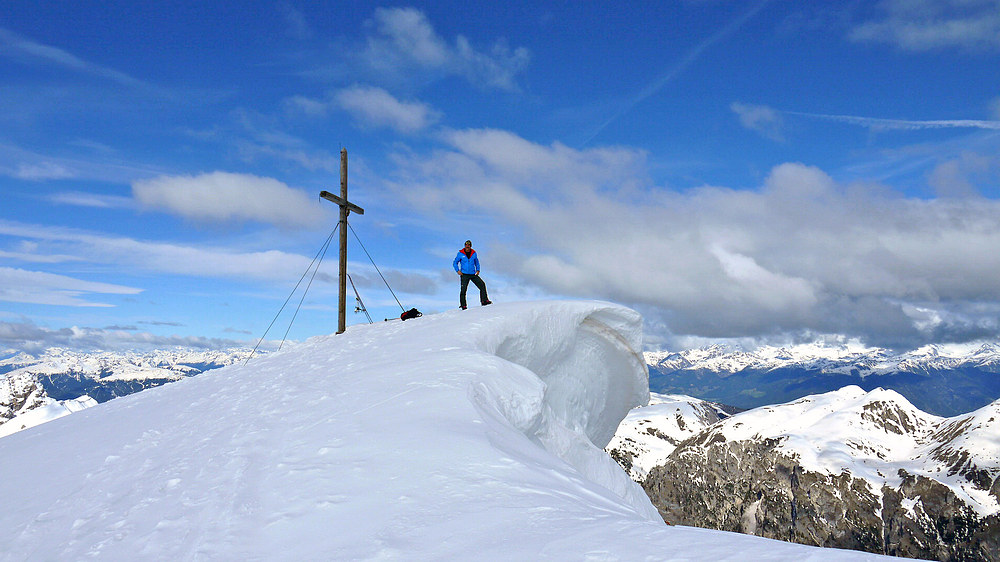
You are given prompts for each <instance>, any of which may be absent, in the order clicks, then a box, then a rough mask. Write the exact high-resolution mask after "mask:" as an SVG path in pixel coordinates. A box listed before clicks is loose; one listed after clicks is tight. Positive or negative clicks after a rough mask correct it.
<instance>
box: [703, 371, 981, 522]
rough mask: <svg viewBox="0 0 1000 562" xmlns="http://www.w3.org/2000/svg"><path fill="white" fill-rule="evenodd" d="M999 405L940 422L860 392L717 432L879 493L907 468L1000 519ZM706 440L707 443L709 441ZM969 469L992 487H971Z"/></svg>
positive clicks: (813, 400)
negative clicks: (996, 484)
mask: <svg viewBox="0 0 1000 562" xmlns="http://www.w3.org/2000/svg"><path fill="white" fill-rule="evenodd" d="M998 428H1000V401H997V402H995V403H993V404H991V405H989V406H986V407H984V408H982V409H980V410H977V411H976V412H972V413H970V414H967V415H964V416H956V417H954V418H941V417H938V416H933V415H931V414H928V413H926V412H922V411H920V410H919V409H917V408H916V407H914V406H913V405H912V404H910V402H909V401H907V400H906V398H904V397H903V396H901V395H899V393H897V392H894V391H892V390H885V389H881V388H879V389H876V390H873V391H871V392H865V391H864V390H862V389H861V388H859V387H857V386H848V387H844V388H842V389H840V390H838V391H835V392H829V393H826V394H820V395H814V396H807V397H805V398H802V399H800V400H796V401H795V402H792V403H788V404H780V405H776V406H764V407H761V408H756V409H754V410H750V411H747V412H743V413H741V414H738V415H736V416H733V417H732V418H729V419H727V420H724V421H722V422H720V423H718V424H717V425H715V426H713V427H712V428H711V430H710V431H711V432H712V433H714V434H718V435H721V436H723V437H724V439H725V440H726V441H749V440H754V441H763V440H768V439H773V440H777V441H779V445H778V449H779V450H783V451H785V452H787V453H788V454H789V455H791V456H794V457H795V458H797V459H798V461H799V462H800V463H801V466H802V468H804V469H805V470H809V471H814V472H819V473H823V474H829V475H837V474H840V473H842V472H845V471H846V472H849V473H850V474H852V475H853V476H855V477H858V478H862V479H864V480H866V481H867V482H869V483H870V486H871V489H872V490H874V491H878V490H880V489H881V488H882V486H884V485H888V486H890V487H894V488H895V487H899V486H900V484H901V482H902V477H901V476H900V469H903V470H905V471H906V472H907V473H909V474H915V475H919V476H924V477H926V478H929V479H932V480H936V481H938V482H940V483H942V484H944V485H945V486H948V487H949V488H951V489H952V491H953V492H954V493H955V494H956V495H957V496H958V497H959V498H961V499H962V500H963V501H964V502H965V503H966V504H968V505H969V506H970V507H972V508H973V509H974V510H975V511H976V512H977V513H978V514H979V515H981V516H986V515H992V514H995V513H998V512H1000V504H998V500H997V497H995V496H994V495H991V494H990V491H989V488H990V486H991V485H992V482H993V481H994V479H996V477H997V476H998V475H1000V432H998V431H997V430H998ZM710 440H711V439H710V438H706V439H705V441H710ZM965 467H969V468H971V469H973V470H975V471H982V472H983V478H988V480H986V481H985V482H986V483H985V486H984V482H978V481H975V480H970V478H968V477H967V472H968V470H966V471H964V472H963V468H965Z"/></svg>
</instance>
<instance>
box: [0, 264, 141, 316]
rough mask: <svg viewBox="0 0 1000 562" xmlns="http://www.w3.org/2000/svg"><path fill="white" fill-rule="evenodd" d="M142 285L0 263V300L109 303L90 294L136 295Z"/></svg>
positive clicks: (66, 303) (76, 304) (85, 304)
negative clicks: (132, 285)
mask: <svg viewBox="0 0 1000 562" xmlns="http://www.w3.org/2000/svg"><path fill="white" fill-rule="evenodd" d="M141 292H142V289H136V288H134V287H125V286H123V285H114V284H110V283H97V282H93V281H84V280H81V279H75V278H73V277H67V276H65V275H56V274H53V273H45V272H41V271H27V270H24V269H16V268H10V267H0V301H7V302H20V303H33V304H48V305H58V306H82V307H108V306H112V305H110V304H104V303H97V302H91V301H89V300H85V299H84V298H83V297H85V296H86V295H90V294H113V295H135V294H138V293H141Z"/></svg>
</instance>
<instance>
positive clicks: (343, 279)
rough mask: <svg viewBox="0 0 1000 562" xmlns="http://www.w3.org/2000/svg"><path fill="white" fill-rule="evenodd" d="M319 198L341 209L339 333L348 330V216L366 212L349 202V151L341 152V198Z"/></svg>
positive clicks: (329, 195) (324, 195)
mask: <svg viewBox="0 0 1000 562" xmlns="http://www.w3.org/2000/svg"><path fill="white" fill-rule="evenodd" d="M319 196H320V197H322V198H323V199H326V200H327V201H331V202H333V203H335V204H336V205H337V206H339V207H340V223H339V228H340V275H339V277H340V278H339V279H338V281H339V287H338V289H339V292H338V294H337V333H338V334H343V333H344V331H345V330H347V228H348V226H347V215H349V214H351V212H352V211H353V212H355V213H357V214H359V215H363V214H365V210H364V209H362V208H361V207H358V206H357V205H355V204H354V203H351V202H350V201H348V200H347V149H346V148H342V149H341V150H340V197H337V196H336V195H334V194H332V193H330V192H329V191H320V192H319Z"/></svg>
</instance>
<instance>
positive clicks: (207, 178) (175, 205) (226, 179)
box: [132, 172, 326, 228]
mask: <svg viewBox="0 0 1000 562" xmlns="http://www.w3.org/2000/svg"><path fill="white" fill-rule="evenodd" d="M132 195H133V197H135V200H136V201H138V202H139V203H140V204H141V205H143V206H145V207H147V208H153V209H159V210H163V211H165V212H169V213H173V214H176V215H179V216H182V217H184V218H188V219H192V220H197V221H206V222H211V221H233V220H253V221H259V222H264V223H270V224H274V225H277V226H281V227H285V228H311V227H315V226H316V225H318V224H321V223H322V221H323V220H325V218H326V217H325V213H324V212H323V209H322V207H320V206H319V205H318V203H317V202H316V201H315V200H313V199H312V198H311V197H309V196H308V195H306V194H305V193H304V192H302V191H299V190H297V189H292V188H290V187H288V186H287V185H285V184H284V183H282V182H280V181H278V180H276V179H272V178H263V177H259V176H253V175H249V174H233V173H228V172H212V173H209V174H201V175H198V176H159V177H156V178H152V179H146V180H138V181H135V182H133V183H132Z"/></svg>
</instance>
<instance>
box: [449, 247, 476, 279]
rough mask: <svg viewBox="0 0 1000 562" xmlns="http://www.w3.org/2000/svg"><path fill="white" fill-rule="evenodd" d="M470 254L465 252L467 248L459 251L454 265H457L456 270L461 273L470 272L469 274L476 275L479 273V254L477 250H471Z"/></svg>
mask: <svg viewBox="0 0 1000 562" xmlns="http://www.w3.org/2000/svg"><path fill="white" fill-rule="evenodd" d="M469 251H470V252H472V253H470V254H468V255H466V254H465V248H462V249H461V250H459V251H458V255H457V256H455V261H454V263H452V265H453V266H454V267H455V271H457V272H459V273H468V274H469V275H475V274H477V273H479V256H478V255H476V251H475V250H469Z"/></svg>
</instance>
